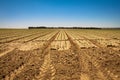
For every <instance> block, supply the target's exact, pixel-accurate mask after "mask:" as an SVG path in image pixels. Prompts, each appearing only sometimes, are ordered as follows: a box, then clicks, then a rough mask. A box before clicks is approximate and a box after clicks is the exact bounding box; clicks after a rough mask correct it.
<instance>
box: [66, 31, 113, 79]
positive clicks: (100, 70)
mask: <svg viewBox="0 0 120 80" xmlns="http://www.w3.org/2000/svg"><path fill="white" fill-rule="evenodd" d="M66 35H67V36H68V39H69V40H70V42H71V44H72V45H74V47H75V49H77V50H78V51H79V50H80V48H79V46H78V45H77V44H76V43H75V42H74V41H73V40H72V38H71V37H70V36H69V34H67V33H66ZM96 45H97V44H96ZM75 51H76V50H75ZM79 52H80V51H79ZM79 52H77V53H78V54H79V56H80V59H81V60H80V65H81V66H82V68H81V72H82V71H84V65H86V64H85V63H86V62H84V57H83V56H85V57H86V59H87V61H89V62H91V64H92V66H95V67H96V69H97V70H98V71H99V73H100V74H102V75H99V76H101V78H102V80H114V79H112V78H111V76H109V75H107V74H106V72H103V69H102V68H101V67H100V66H98V65H99V64H98V63H96V62H95V61H91V58H90V56H89V55H87V54H82V53H79ZM82 58H83V60H82ZM88 71H89V70H88ZM106 75H107V76H106ZM80 76H81V78H82V76H86V75H83V74H82V73H81V75H80ZM91 77H92V76H91ZM86 79H88V80H91V79H90V77H88V75H87V76H86Z"/></svg>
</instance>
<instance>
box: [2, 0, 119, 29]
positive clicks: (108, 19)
mask: <svg viewBox="0 0 120 80" xmlns="http://www.w3.org/2000/svg"><path fill="white" fill-rule="evenodd" d="M28 26H97V27H120V0H0V28H5V27H7V28H12V27H16V28H25V27H26V28H27V27H28Z"/></svg>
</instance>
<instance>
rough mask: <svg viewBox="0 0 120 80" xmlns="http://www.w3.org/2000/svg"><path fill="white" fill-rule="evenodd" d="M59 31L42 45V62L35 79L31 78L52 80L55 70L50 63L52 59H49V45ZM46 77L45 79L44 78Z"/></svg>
mask: <svg viewBox="0 0 120 80" xmlns="http://www.w3.org/2000/svg"><path fill="white" fill-rule="evenodd" d="M58 33H59V32H57V33H56V34H55V35H54V36H53V37H52V38H51V39H50V40H49V41H48V43H46V46H44V47H43V51H42V54H44V55H45V56H44V62H43V64H42V65H41V67H40V69H39V70H40V73H39V75H37V76H35V79H34V78H33V80H36V79H37V80H47V79H49V80H54V78H55V77H54V76H55V73H56V70H55V68H54V66H53V65H52V60H51V57H50V55H51V53H50V45H51V43H52V41H53V40H54V39H55V38H56V36H57V35H58ZM46 78H47V79H46Z"/></svg>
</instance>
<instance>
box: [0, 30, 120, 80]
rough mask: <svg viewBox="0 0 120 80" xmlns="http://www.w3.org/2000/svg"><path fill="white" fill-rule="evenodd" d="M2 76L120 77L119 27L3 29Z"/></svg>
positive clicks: (46, 79) (37, 79) (23, 79)
mask: <svg viewBox="0 0 120 80" xmlns="http://www.w3.org/2000/svg"><path fill="white" fill-rule="evenodd" d="M0 80H120V30H107V29H106V30H104V29H103V30H99V29H98V30H92V29H91V30H88V29H30V30H27V29H20V30H19V29H16V30H15V29H11V30H8V29H1V30H0Z"/></svg>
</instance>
